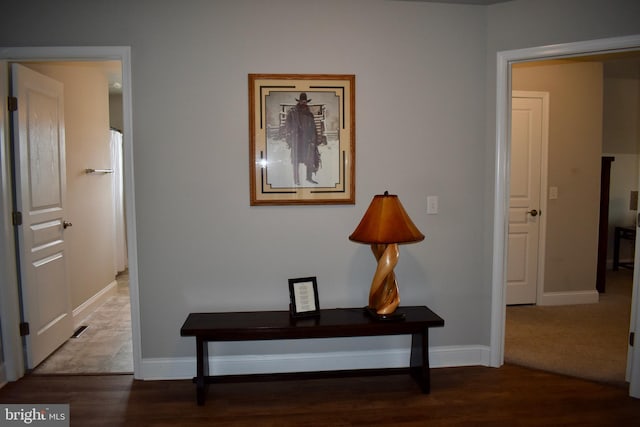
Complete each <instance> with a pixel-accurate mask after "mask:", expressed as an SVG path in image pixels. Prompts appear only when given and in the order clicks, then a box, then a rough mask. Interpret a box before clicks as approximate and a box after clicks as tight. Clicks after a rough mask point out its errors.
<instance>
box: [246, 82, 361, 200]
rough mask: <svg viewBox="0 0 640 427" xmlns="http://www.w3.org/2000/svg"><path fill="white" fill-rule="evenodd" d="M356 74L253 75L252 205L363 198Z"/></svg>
mask: <svg viewBox="0 0 640 427" xmlns="http://www.w3.org/2000/svg"><path fill="white" fill-rule="evenodd" d="M355 127H356V122H355V76H354V75H335V74H249V173H250V179H249V182H250V193H251V195H250V199H251V205H252V206H254V205H313V204H319V205H320V204H354V203H355V181H354V179H355Z"/></svg>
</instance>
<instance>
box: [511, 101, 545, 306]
mask: <svg viewBox="0 0 640 427" xmlns="http://www.w3.org/2000/svg"><path fill="white" fill-rule="evenodd" d="M544 95H545V94H537V95H536V94H531V95H527V94H526V93H520V92H517V93H516V92H514V95H513V97H512V106H511V172H510V174H511V178H510V198H509V232H508V241H507V291H506V292H507V293H506V301H507V304H535V303H536V296H537V290H538V279H539V278H538V269H539V265H538V262H539V259H538V258H539V242H540V228H541V227H540V223H541V221H540V216H541V214H542V212H541V177H542V175H541V170H542V165H543V160H544V159H543V156H542V153H543V144H544V140H545V138H546V136H545V131H544V129H545V128H544V124H545V122H544V120H545V113H544V111H543V110H544V108H543V107H544V102H545V96H544Z"/></svg>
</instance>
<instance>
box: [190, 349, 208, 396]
mask: <svg viewBox="0 0 640 427" xmlns="http://www.w3.org/2000/svg"><path fill="white" fill-rule="evenodd" d="M196 365H197V366H196V377H195V378H194V379H193V380H194V382H195V383H196V401H197V402H198V405H204V401H205V399H206V397H207V391H208V389H209V384H207V377H208V376H209V347H208V345H207V341H204V340H203V339H201V338H198V337H196Z"/></svg>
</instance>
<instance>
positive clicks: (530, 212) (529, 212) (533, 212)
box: [527, 209, 540, 216]
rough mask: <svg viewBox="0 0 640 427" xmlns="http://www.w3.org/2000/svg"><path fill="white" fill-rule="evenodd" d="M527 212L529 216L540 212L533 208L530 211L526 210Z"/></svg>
mask: <svg viewBox="0 0 640 427" xmlns="http://www.w3.org/2000/svg"><path fill="white" fill-rule="evenodd" d="M527 213H528V214H531V216H538V213H540V212H538V211H537V210H535V209H531V210H530V211H527Z"/></svg>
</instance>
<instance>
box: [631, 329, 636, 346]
mask: <svg viewBox="0 0 640 427" xmlns="http://www.w3.org/2000/svg"><path fill="white" fill-rule="evenodd" d="M635 338H636V333H635V332H631V333H629V345H630V346H631V347H633V341H635Z"/></svg>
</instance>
